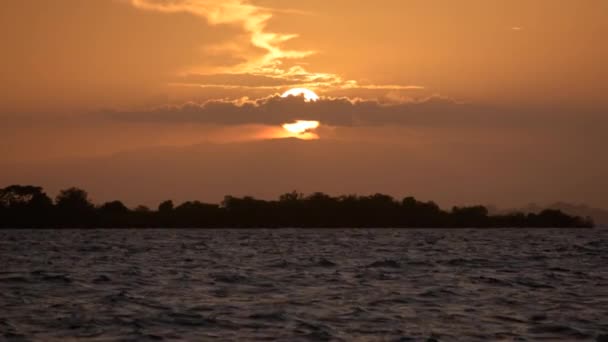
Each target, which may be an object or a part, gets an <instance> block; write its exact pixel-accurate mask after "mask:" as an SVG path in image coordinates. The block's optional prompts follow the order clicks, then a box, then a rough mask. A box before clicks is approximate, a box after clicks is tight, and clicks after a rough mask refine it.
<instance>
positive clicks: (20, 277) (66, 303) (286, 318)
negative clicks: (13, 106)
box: [0, 229, 608, 341]
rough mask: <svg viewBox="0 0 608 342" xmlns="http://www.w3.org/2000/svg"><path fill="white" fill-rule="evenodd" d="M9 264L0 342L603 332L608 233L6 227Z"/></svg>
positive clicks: (3, 258)
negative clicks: (63, 229)
mask: <svg viewBox="0 0 608 342" xmlns="http://www.w3.org/2000/svg"><path fill="white" fill-rule="evenodd" d="M0 267H1V268H0V340H2V339H5V340H44V341H54V340H56V341H63V340H65V339H66V338H72V339H75V340H85V341H89V340H90V341H111V340H112V341H113V340H197V341H200V340H209V339H212V338H213V339H218V340H275V339H278V340H289V341H298V340H301V341H308V340H338V341H339V340H342V341H352V340H363V341H377V340H379V341H393V340H395V341H427V340H431V341H432V340H433V339H435V340H438V341H460V340H461V341H488V340H506V341H513V340H515V341H532V340H542V339H544V340H550V341H555V340H565V341H572V340H589V341H593V340H595V339H596V338H598V336H599V335H600V334H606V333H608V230H486V231H484V230H394V229H393V230H390V229H383V230H356V229H344V230H300V229H286V230H69V231H57V230H49V231H19V230H8V231H0ZM599 339H600V340H601V337H600V338H599Z"/></svg>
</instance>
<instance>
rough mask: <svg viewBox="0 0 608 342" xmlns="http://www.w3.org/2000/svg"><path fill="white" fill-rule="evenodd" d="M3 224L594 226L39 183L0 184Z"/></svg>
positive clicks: (566, 220) (389, 205) (431, 207)
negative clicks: (150, 204)
mask: <svg viewBox="0 0 608 342" xmlns="http://www.w3.org/2000/svg"><path fill="white" fill-rule="evenodd" d="M0 227H3V228H127V227H141V228H146V227H147V228H155V227H156V228H159V227H163V228H188V227H196V228H220V227H226V228H256V227H267V228H278V227H307V228H313V227H322V228H338V227H353V228H357V227H366V228H373V227H400V228H410V227H411V228H414V227H416V228H418V227H420V228H426V227H429V228H430V227H433V228H441V227H445V228H465V227H478V228H498V227H522V228H523V227H556V228H575V227H576V228H579V227H580V228H582V227H593V222H592V220H591V219H590V218H581V217H578V216H571V215H567V214H565V213H563V212H562V211H560V210H553V209H546V210H543V211H541V212H539V213H524V212H513V213H507V214H498V215H490V214H489V213H488V209H487V208H486V207H484V206H467V207H453V208H452V209H451V210H450V211H446V210H442V209H441V208H440V207H439V206H438V205H437V204H435V203H434V202H432V201H430V202H422V201H418V200H416V199H415V198H413V197H406V198H404V199H402V200H396V199H395V198H393V197H391V196H388V195H383V194H375V195H371V196H357V195H346V196H338V197H333V196H329V195H327V194H324V193H320V192H317V193H313V194H310V195H303V194H301V193H298V192H291V193H286V194H284V195H281V196H280V197H279V198H278V199H277V200H271V201H267V200H260V199H255V198H253V197H242V198H238V197H233V196H226V197H225V198H224V201H223V202H222V203H221V204H209V203H202V202H199V201H188V202H184V203H181V204H179V205H177V206H176V205H174V203H173V202H172V201H164V202H162V203H161V204H160V205H159V206H158V208H157V209H155V210H152V209H150V208H147V207H145V206H139V207H136V208H133V209H131V208H128V207H127V206H125V205H124V204H123V203H122V202H121V201H118V200H117V201H110V202H106V203H103V204H101V205H95V204H93V202H92V201H91V200H90V198H89V195H88V194H87V192H86V191H84V190H82V189H79V188H69V189H65V190H62V191H60V192H59V194H58V195H57V197H56V198H55V199H54V200H53V199H51V198H50V197H49V196H48V195H47V194H46V193H45V192H44V190H43V189H42V187H38V186H22V185H12V186H8V187H6V188H3V189H0Z"/></svg>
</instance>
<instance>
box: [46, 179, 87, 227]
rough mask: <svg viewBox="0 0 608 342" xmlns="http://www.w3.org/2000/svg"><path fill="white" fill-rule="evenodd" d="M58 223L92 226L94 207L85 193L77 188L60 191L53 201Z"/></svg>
mask: <svg viewBox="0 0 608 342" xmlns="http://www.w3.org/2000/svg"><path fill="white" fill-rule="evenodd" d="M55 206H56V208H57V214H58V221H59V222H60V223H61V224H63V225H68V226H74V225H82V226H83V227H87V226H93V225H95V223H94V216H95V206H94V205H93V203H91V200H90V199H89V195H88V193H87V192H86V191H84V190H82V189H79V188H69V189H65V190H61V191H60V192H59V195H57V197H56V199H55Z"/></svg>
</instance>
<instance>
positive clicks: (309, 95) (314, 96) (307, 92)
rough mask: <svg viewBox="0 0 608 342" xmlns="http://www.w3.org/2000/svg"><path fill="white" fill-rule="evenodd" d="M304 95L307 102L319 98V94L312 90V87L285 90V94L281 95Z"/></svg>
mask: <svg viewBox="0 0 608 342" xmlns="http://www.w3.org/2000/svg"><path fill="white" fill-rule="evenodd" d="M302 95H304V101H306V102H310V101H313V102H314V101H317V100H318V99H319V95H317V94H315V92H314V91H312V90H310V89H306V88H293V89H289V90H288V91H286V92H284V93H283V95H281V97H288V96H302Z"/></svg>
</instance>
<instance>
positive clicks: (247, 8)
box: [130, 0, 314, 70]
mask: <svg viewBox="0 0 608 342" xmlns="http://www.w3.org/2000/svg"><path fill="white" fill-rule="evenodd" d="M130 1H131V3H132V4H133V5H134V6H135V7H137V8H141V9H145V10H151V11H159V12H164V13H180V12H185V13H191V14H193V15H196V16H199V17H201V18H204V19H206V20H207V21H208V22H209V24H211V25H219V24H229V25H238V26H240V27H241V28H242V29H243V30H244V31H245V32H247V33H248V34H249V35H250V42H251V44H252V45H253V46H255V47H257V48H260V49H263V50H264V51H265V54H264V55H263V56H262V58H260V59H256V60H253V61H249V62H248V63H246V65H244V66H242V68H243V69H245V70H252V69H267V68H275V67H276V66H278V65H279V64H280V60H281V59H286V58H302V57H306V56H309V55H311V54H312V53H314V52H313V51H300V50H286V49H283V48H281V44H282V43H284V42H286V41H289V40H291V39H293V38H296V37H297V35H296V34H285V33H274V32H269V31H268V30H267V29H266V25H267V23H268V20H270V19H271V18H272V16H273V10H272V9H269V8H264V7H258V6H255V5H253V4H250V3H248V2H246V1H243V0H221V1H218V0H130Z"/></svg>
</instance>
